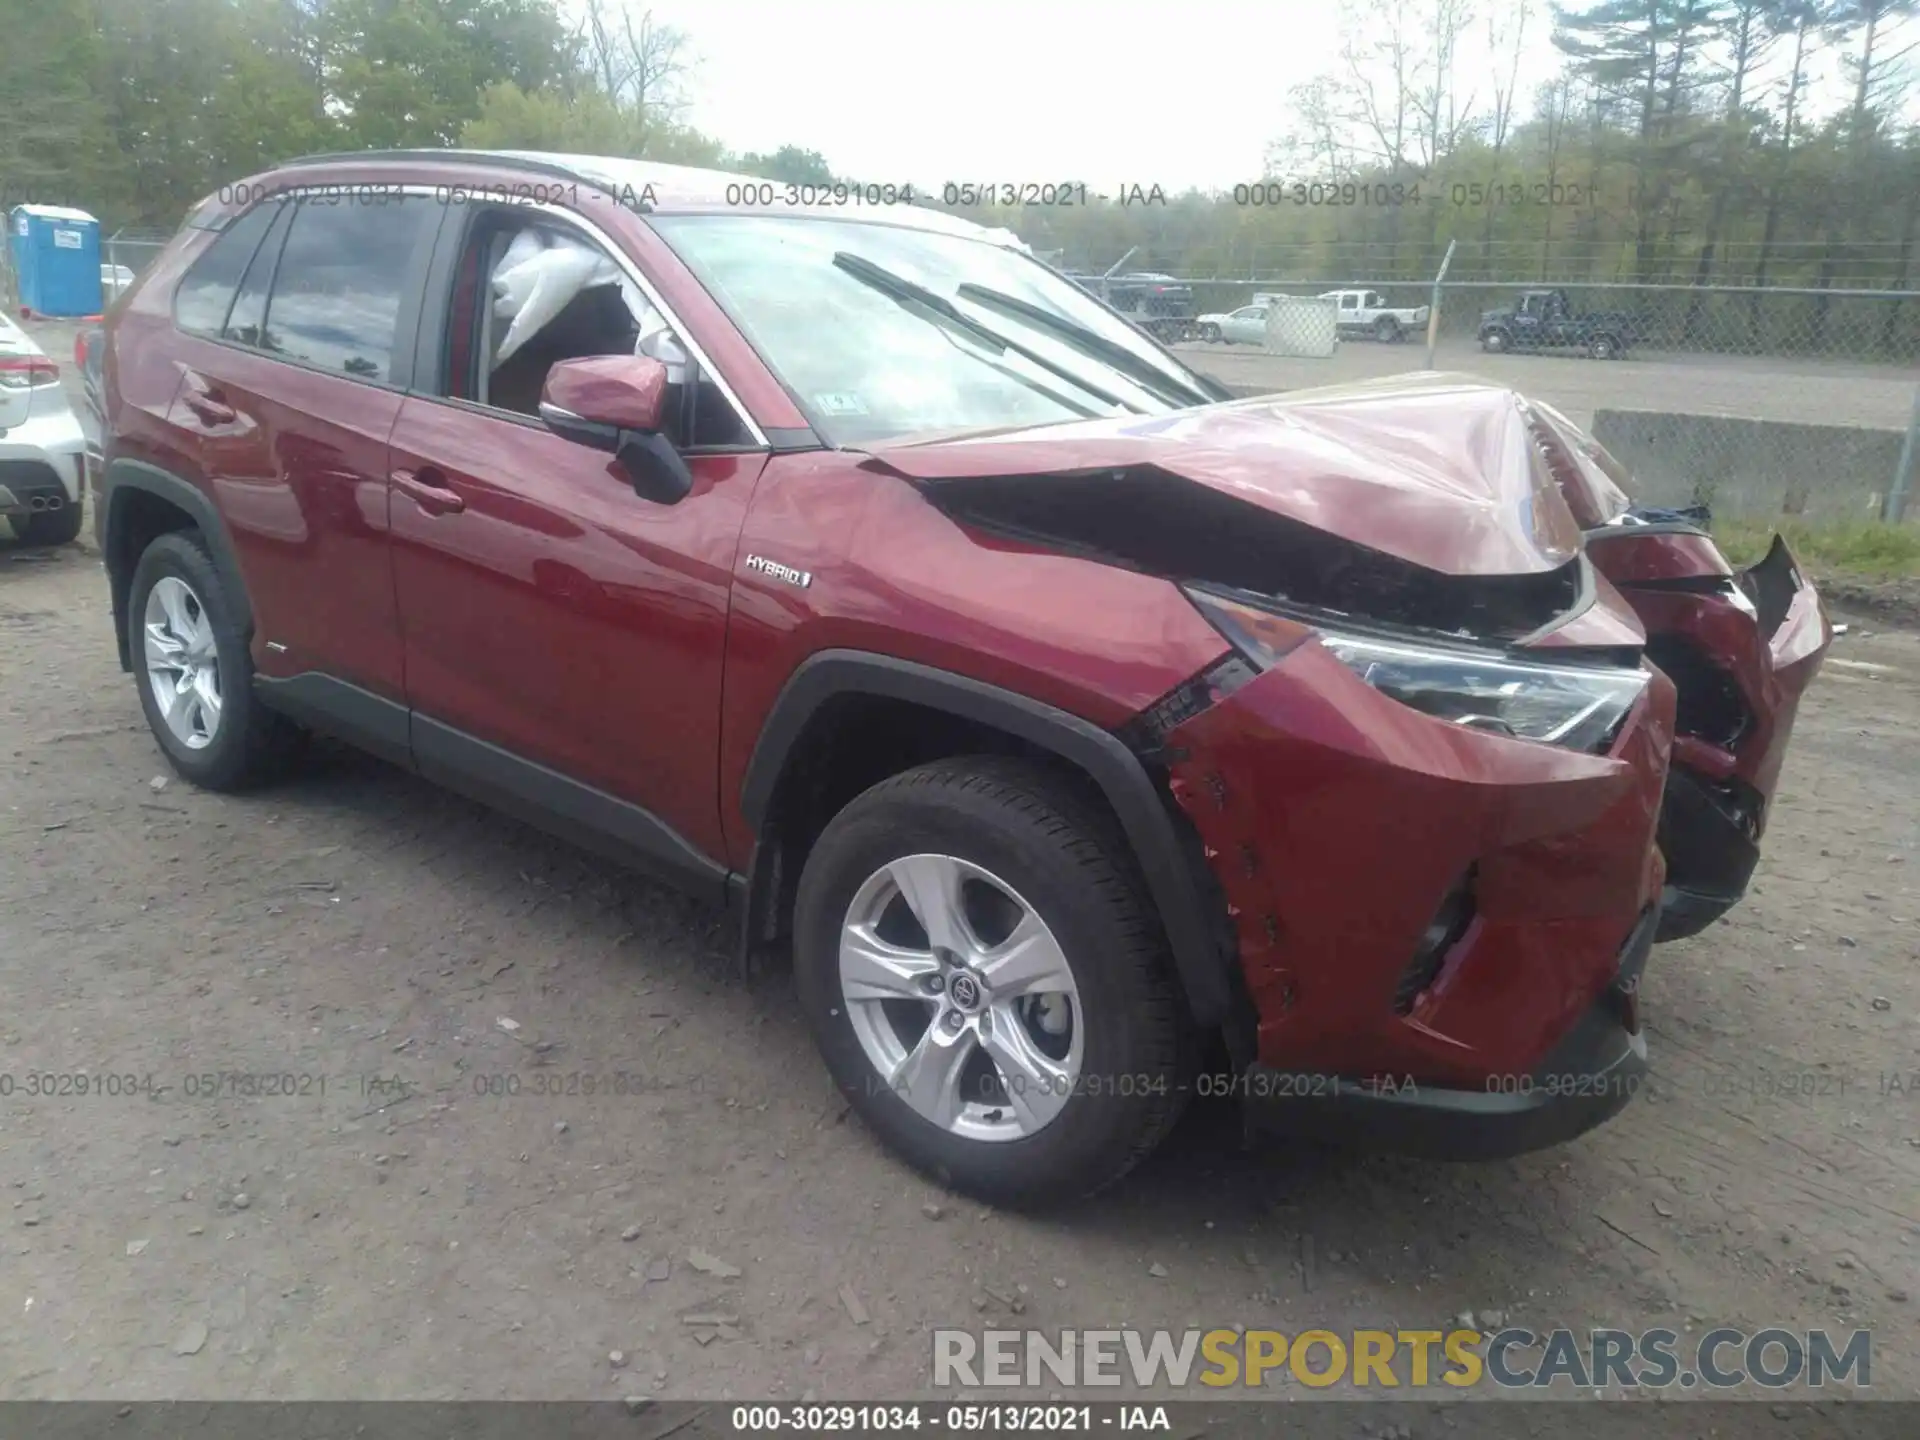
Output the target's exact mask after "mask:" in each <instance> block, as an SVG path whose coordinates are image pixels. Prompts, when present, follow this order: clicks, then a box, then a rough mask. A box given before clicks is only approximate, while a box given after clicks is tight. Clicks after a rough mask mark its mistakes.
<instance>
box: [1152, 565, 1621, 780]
mask: <svg viewBox="0 0 1920 1440" xmlns="http://www.w3.org/2000/svg"><path fill="white" fill-rule="evenodd" d="M1187 594H1188V595H1189V597H1190V598H1191V599H1192V600H1193V602H1194V603H1195V604H1196V605H1198V606H1199V607H1200V611H1201V613H1202V614H1204V615H1205V616H1206V617H1207V618H1208V619H1209V620H1211V621H1212V622H1213V624H1214V626H1215V627H1216V628H1217V629H1219V631H1220V633H1221V634H1222V635H1224V636H1225V637H1226V638H1227V639H1228V640H1229V641H1231V642H1232V643H1233V645H1234V647H1235V648H1236V649H1237V650H1239V651H1240V653H1241V654H1242V655H1244V656H1245V657H1246V658H1247V659H1248V660H1250V661H1252V662H1253V663H1254V664H1256V665H1259V666H1260V667H1261V668H1263V669H1265V668H1268V667H1271V666H1272V665H1274V664H1276V663H1278V661H1279V660H1280V659H1281V657H1282V656H1284V655H1285V654H1286V653H1287V652H1288V651H1289V650H1291V649H1293V648H1294V646H1296V645H1298V644H1299V643H1300V642H1301V641H1302V640H1304V639H1306V638H1307V637H1308V636H1313V637H1314V638H1317V639H1318V640H1319V641H1320V643H1321V644H1322V645H1324V646H1325V647H1326V648H1327V649H1328V650H1329V651H1330V652H1331V653H1332V654H1333V655H1335V656H1337V657H1338V658H1339V659H1340V660H1341V661H1342V662H1343V663H1345V664H1346V665H1347V666H1348V668H1350V669H1351V670H1352V671H1353V673H1354V674H1356V675H1358V676H1359V677H1360V678H1361V679H1362V680H1364V681H1366V682H1367V684H1369V685H1371V686H1373V688H1374V689H1376V690H1378V691H1380V692H1381V693H1382V694H1385V695H1391V696H1392V697H1393V698H1394V699H1396V700H1398V701H1399V702H1400V703H1401V704H1403V705H1408V706H1411V707H1412V708H1413V709H1415V710H1419V711H1421V712H1422V713H1424V714H1427V715H1432V716H1434V717H1435V718H1436V719H1440V720H1448V721H1451V722H1453V723H1454V724H1457V725H1467V726H1470V727H1472V728H1474V729H1479V730H1491V731H1494V732H1495V733H1497V734H1501V735H1510V736H1512V737H1514V738H1516V739H1520V740H1538V741H1542V742H1544V743H1546V744H1549V745H1561V746H1565V747H1566V748H1568V749H1572V750H1586V751H1600V750H1605V749H1606V748H1607V746H1608V745H1610V744H1611V743H1612V742H1613V738H1614V736H1615V735H1616V734H1618V733H1619V730H1620V725H1621V722H1622V721H1624V720H1625V719H1626V718H1627V714H1628V712H1629V711H1630V710H1632V709H1633V704H1634V702H1635V701H1636V700H1638V699H1639V698H1640V694H1641V692H1642V691H1644V690H1645V689H1646V688H1647V681H1648V678H1649V677H1648V674H1647V672H1646V671H1645V670H1643V669H1634V670H1628V669H1622V668H1618V667H1598V666H1593V667H1589V666H1583V665H1551V664H1542V663H1538V662H1535V661H1531V660H1525V659H1519V658H1516V657H1514V656H1512V655H1510V654H1505V653H1498V652H1494V651H1490V650H1475V649H1469V648H1467V647H1464V646H1463V647H1460V648H1453V647H1450V646H1443V645H1426V644H1423V643H1421V642H1418V641H1408V640H1384V639H1380V638H1377V637H1375V636H1371V635H1358V634H1354V633H1352V632H1349V631H1344V630H1336V629H1329V628H1327V627H1325V626H1314V627H1311V628H1310V627H1308V626H1307V625H1304V624H1302V623H1300V622H1298V621H1294V620H1289V619H1287V618H1286V617H1284V616H1280V615H1274V614H1271V613H1270V612H1267V611H1263V610H1260V609H1258V608H1256V607H1254V606H1250V605H1244V604H1240V603H1238V602H1236V601H1231V600H1227V599H1225V598H1224V597H1222V596H1219V595H1214V594H1209V593H1208V592H1206V591H1204V590H1198V589H1192V590H1188V591H1187Z"/></svg>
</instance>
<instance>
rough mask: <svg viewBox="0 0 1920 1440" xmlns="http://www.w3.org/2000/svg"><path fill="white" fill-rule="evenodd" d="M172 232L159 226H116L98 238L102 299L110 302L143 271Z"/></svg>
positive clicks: (170, 236) (164, 247)
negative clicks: (157, 227)
mask: <svg viewBox="0 0 1920 1440" xmlns="http://www.w3.org/2000/svg"><path fill="white" fill-rule="evenodd" d="M172 238H173V237H172V235H170V234H168V233H167V232H165V231H161V230H139V229H123V230H116V231H114V232H113V234H111V235H109V236H107V237H106V238H105V239H104V240H102V241H101V242H100V263H101V275H100V283H101V288H102V289H103V290H104V291H105V292H106V293H105V295H104V296H103V297H102V303H103V304H106V305H111V304H113V302H114V301H115V300H116V299H118V298H119V296H120V295H121V294H122V292H124V291H126V290H127V289H128V288H130V287H131V286H132V284H133V282H134V281H135V280H137V279H139V278H140V276H141V275H142V274H144V273H145V272H146V270H147V268H148V267H149V266H151V265H152V264H153V262H154V261H155V260H157V259H159V258H160V252H161V251H162V250H164V249H166V247H167V242H168V241H169V240H171V239H172Z"/></svg>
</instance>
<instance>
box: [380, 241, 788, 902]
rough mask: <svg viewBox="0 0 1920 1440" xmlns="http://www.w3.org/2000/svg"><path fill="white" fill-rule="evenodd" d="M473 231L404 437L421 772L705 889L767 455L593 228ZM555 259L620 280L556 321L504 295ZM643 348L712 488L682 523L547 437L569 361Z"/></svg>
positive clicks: (402, 422)
mask: <svg viewBox="0 0 1920 1440" xmlns="http://www.w3.org/2000/svg"><path fill="white" fill-rule="evenodd" d="M454 215H455V220H454V222H452V223H449V225H448V227H447V234H446V235H445V237H444V238H443V240H442V244H441V255H440V259H439V260H438V262H437V263H436V266H435V272H434V277H433V280H432V282H431V296H432V298H431V307H432V310H433V312H434V313H437V314H439V315H441V316H443V317H444V318H443V319H442V320H440V321H438V322H435V324H434V332H435V333H434V334H431V335H424V336H423V337H422V338H423V347H422V348H423V352H424V351H425V349H426V346H427V344H429V343H432V344H433V345H434V348H433V351H432V353H433V360H432V362H431V363H430V364H427V363H425V362H423V365H422V369H423V371H427V370H431V371H432V372H433V373H422V374H421V376H420V377H419V380H420V383H419V387H418V391H417V393H416V394H415V395H414V396H412V397H411V398H409V399H408V400H407V401H406V403H405V404H404V406H402V407H401V410H400V417H399V424H398V426H397V427H396V428H395V431H394V434H393V465H394V469H395V477H396V486H397V488H396V493H395V495H394V500H393V536H394V564H395V581H396V586H397V589H398V594H399V603H400V614H401V618H402V621H403V624H404V628H405V632H406V677H407V695H408V699H409V702H410V703H411V705H412V706H413V707H414V712H415V713H414V720H413V749H414V754H415V757H416V759H417V761H418V763H419V765H420V768H421V769H422V770H423V771H424V772H427V773H429V774H433V775H435V776H436V778H439V779H441V780H443V781H446V782H447V783H450V784H454V785H457V786H460V787H462V788H465V789H468V790H471V791H484V792H485V793H486V794H487V795H488V796H489V798H491V799H493V800H495V801H496V802H497V803H500V804H503V805H506V806H507V807H508V808H515V806H516V803H519V804H521V805H524V804H525V803H527V802H533V803H536V804H538V805H539V806H540V807H541V808H542V809H543V810H544V811H545V812H547V813H548V814H549V815H551V814H552V813H556V812H557V813H559V814H560V815H561V816H562V817H563V818H564V817H566V816H568V815H569V814H571V815H572V816H573V817H574V818H577V819H582V820H586V821H588V822H589V826H588V828H591V829H598V830H599V831H601V832H602V833H605V832H607V831H612V832H614V833H615V834H616V835H617V836H619V837H621V838H622V839H624V840H625V841H627V842H629V844H630V848H631V849H632V850H633V851H635V852H638V853H637V854H634V855H632V856H631V857H630V858H636V859H640V860H642V861H643V862H653V863H656V864H658V863H661V862H664V863H665V864H666V865H668V866H673V865H674V864H675V862H680V864H679V868H680V869H681V870H682V871H683V872H684V871H686V870H688V869H689V868H691V869H693V870H694V871H696V872H697V871H698V869H699V864H700V862H699V858H698V856H699V855H705V856H720V855H723V854H724V853H725V850H724V841H723V838H722V835H721V831H720V810H719V798H718V790H717V786H718V765H719V717H720V678H721V665H722V661H723V659H724V651H725V640H726V623H727V608H728V604H729V600H730V597H731V592H732V575H733V567H734V559H735V551H736V548H737V546H738V542H739V536H740V532H741V528H742V525H743V524H744V521H745V517H746V510H747V501H748V499H749V497H750V496H751V494H752V492H753V487H754V482H755V481H756V480H757V478H758V477H759V474H760V470H761V468H762V466H764V464H765V463H766V451H765V447H764V439H763V437H761V436H760V435H759V433H758V432H757V431H756V430H754V429H753V427H752V426H751V425H750V424H749V423H748V422H747V421H746V420H745V419H743V418H742V416H741V413H740V412H739V411H738V410H737V409H736V408H735V407H734V406H733V404H732V402H731V400H730V398H729V397H728V395H727V394H725V393H724V392H723V391H722V390H721V388H720V387H718V386H717V384H715V383H714V382H712V381H711V380H710V379H701V378H699V372H698V367H697V366H696V365H695V363H694V361H695V359H696V358H697V352H693V351H692V350H691V347H687V346H684V345H683V342H682V340H681V338H680V326H679V325H678V323H677V322H676V321H674V320H673V318H672V317H671V316H670V315H669V314H667V312H666V311H665V309H664V307H662V306H661V305H660V303H659V300H658V297H657V296H655V295H653V294H652V292H650V291H649V290H647V289H646V287H645V286H644V285H643V284H642V282H641V277H640V275H639V271H638V270H637V268H636V267H634V266H633V265H632V264H631V262H629V261H628V260H626V259H625V257H624V256H622V255H621V254H620V253H619V252H618V251H617V250H616V249H615V247H613V246H612V244H611V242H609V241H608V240H607V239H606V238H605V237H604V236H602V235H601V234H600V233H599V232H598V231H597V230H590V229H589V228H588V227H586V226H584V225H583V224H582V223H581V222H578V221H577V220H575V219H573V218H571V217H569V216H567V215H565V214H564V213H560V212H553V211H549V210H547V209H545V208H543V207H537V206H536V207H513V208H511V209H508V208H503V207H491V206H472V207H467V208H466V209H465V210H461V211H456V212H454ZM529 234H531V235H532V237H533V238H531V239H529V238H526V237H527V236H528V235H529ZM555 244H559V245H563V246H575V247H584V250H585V251H590V252H592V254H591V255H588V256H585V257H584V258H580V260H579V264H580V267H581V268H579V269H576V270H575V271H574V273H575V274H576V275H578V274H584V273H593V274H597V275H600V276H603V277H604V281H603V282H602V283H593V284H590V285H586V286H584V287H582V288H579V289H578V290H570V291H566V292H563V293H562V292H556V293H553V294H552V296H551V298H552V300H553V301H554V303H552V304H544V305H543V304H541V303H540V302H539V301H538V300H537V298H536V297H537V296H539V295H540V294H542V293H545V292H543V290H542V289H541V286H536V285H532V284H531V282H528V283H527V284H523V283H521V281H519V280H515V281H508V280H502V281H501V282H500V286H499V288H498V289H496V285H495V280H496V277H499V276H503V275H506V274H507V273H508V272H509V271H511V270H512V269H513V264H514V262H513V259H512V254H513V253H519V252H516V251H515V246H516V245H518V246H519V247H520V248H521V250H522V251H525V252H528V253H531V252H532V251H533V250H535V249H539V248H542V247H550V246H553V245H555ZM510 252H511V253H510ZM575 254H576V257H578V256H580V254H581V252H580V251H578V250H576V252H575ZM596 261H597V262H604V263H602V264H600V267H599V268H598V269H592V268H591V267H593V266H594V265H595V263H596ZM562 268H565V267H562ZM544 284H545V282H544V281H542V282H541V285H544ZM523 294H524V295H526V296H527V298H526V299H525V301H524V308H525V310H526V311H527V312H528V320H529V321H532V320H534V319H535V318H536V317H535V315H534V314H533V312H535V311H544V313H545V318H544V319H543V320H539V321H538V323H522V322H520V321H519V320H518V318H517V313H518V312H512V307H513V306H514V305H515V304H516V303H517V302H516V299H515V297H516V296H519V295H523ZM636 306H638V307H639V308H641V309H642V310H644V311H645V312H646V314H645V315H644V316H636V315H635V313H634V307H636ZM510 312H512V313H510ZM509 336H516V337H517V339H516V340H515V341H512V342H510V341H509V339H508V337H509ZM510 344H513V345H515V346H516V347H517V348H512V349H509V345H510ZM636 347H638V349H639V350H640V352H641V353H647V354H653V355H656V357H657V358H664V359H668V360H669V370H670V373H674V372H676V371H677V373H678V375H679V377H680V381H681V383H680V384H679V385H678V386H676V387H675V388H673V389H671V390H670V391H669V394H670V397H671V398H670V401H669V404H670V407H675V408H676V409H677V410H678V418H677V419H676V422H675V424H674V425H673V427H672V428H671V430H670V433H669V438H671V439H673V440H674V441H675V443H676V445H677V446H678V447H679V449H680V450H681V453H682V454H683V455H684V456H685V457H686V459H687V463H688V467H689V468H690V469H691V470H692V472H693V477H694V485H693V491H692V493H691V494H689V495H688V496H687V497H686V498H685V499H684V500H682V501H681V502H680V503H679V504H677V505H659V504H654V503H651V502H649V501H646V500H642V499H640V498H639V497H638V496H637V495H636V494H635V493H634V490H633V486H632V484H631V482H630V481H629V480H628V478H627V476H626V474H625V472H624V471H623V470H622V469H621V468H620V466H619V464H618V463H617V462H616V461H615V459H614V457H613V456H611V455H609V454H607V453H605V452H604V451H600V450H595V449H592V448H589V447H587V446H585V445H580V444H576V443H574V442H573V441H569V440H563V439H561V438H560V437H559V436H557V435H555V434H554V433H553V432H552V431H550V430H548V429H547V428H546V426H545V425H543V424H542V423H541V422H540V420H539V418H538V414H537V408H538V404H539V399H540V390H541V386H542V383H543V382H544V379H545V375H546V371H547V368H548V367H549V366H550V365H552V364H553V363H554V362H555V361H556V360H560V359H567V358H577V357H579V356H584V355H606V354H633V353H635V352H636ZM675 356H677V357H679V358H678V359H677V360H675V359H674V358H673V357H675ZM690 381H691V387H692V388H691V390H689V389H688V384H689V382H690ZM689 847H690V848H689ZM696 852H697V854H696ZM679 878H681V879H683V880H684V879H686V878H688V877H687V875H686V874H685V873H683V874H682V875H681V876H680V877H679Z"/></svg>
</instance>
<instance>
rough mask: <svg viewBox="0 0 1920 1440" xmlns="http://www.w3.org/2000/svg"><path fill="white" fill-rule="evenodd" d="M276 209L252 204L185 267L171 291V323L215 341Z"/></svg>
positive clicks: (277, 207)
mask: <svg viewBox="0 0 1920 1440" xmlns="http://www.w3.org/2000/svg"><path fill="white" fill-rule="evenodd" d="M279 210H280V207H279V206H278V205H276V204H273V203H270V202H269V203H266V204H261V205H256V206H254V207H253V209H251V210H249V211H247V212H246V214H244V215H242V216H241V217H240V218H239V219H237V220H235V221H234V222H233V224H231V225H229V226H228V227H227V228H226V230H225V231H224V232H222V233H221V234H220V235H219V236H218V237H217V238H216V239H215V240H214V242H213V244H211V245H210V246H208V247H207V250H206V253H205V254H203V255H202V256H201V257H200V258H199V259H198V260H196V261H194V262H193V264H192V265H191V266H189V267H188V268H187V273H186V274H185V275H183V276H181V277H180V284H179V285H178V286H177V287H176V288H175V290H174V292H173V323H174V324H175V325H177V326H179V327H180V328H181V329H182V330H184V331H186V332H187V333H188V334H189V335H205V336H207V337H208V338H209V339H212V338H217V337H218V336H219V334H220V332H221V330H222V329H223V328H224V327H225V325H226V323H227V311H228V310H230V309H231V308H232V307H233V297H234V292H235V291H236V290H238V289H239V288H240V277H241V276H243V275H245V274H246V273H247V264H248V262H249V261H251V260H252V259H253V252H254V251H255V250H256V249H258V248H259V245H260V241H261V239H262V237H264V236H265V235H266V233H267V227H268V226H269V225H271V224H272V223H273V219H274V216H275V215H277V214H278V213H279Z"/></svg>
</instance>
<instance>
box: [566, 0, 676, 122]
mask: <svg viewBox="0 0 1920 1440" xmlns="http://www.w3.org/2000/svg"><path fill="white" fill-rule="evenodd" d="M585 10H586V13H585V18H584V19H583V20H582V22H581V27H580V41H581V46H582V49H583V51H584V53H585V56H586V63H587V66H588V68H589V69H590V70H591V71H592V72H593V78H594V81H595V83H596V84H597V85H599V87H600V88H601V89H602V90H603V91H605V92H606V94H607V97H608V98H609V99H610V100H612V101H613V102H614V103H615V104H616V105H618V106H620V107H621V108H622V109H623V110H626V111H628V112H629V113H631V114H634V115H637V116H639V117H641V118H642V119H643V120H646V121H656V120H657V121H664V122H667V123H672V122H675V121H677V120H678V119H679V118H680V116H681V115H682V114H683V113H684V111H685V108H686V81H687V77H688V75H689V74H690V73H691V71H692V69H693V64H694V57H693V53H692V47H691V44H690V42H689V40H688V38H687V34H686V32H685V31H684V30H682V29H680V28H679V27H678V26H676V25H663V24H661V23H660V22H659V21H657V20H655V19H654V18H653V11H651V10H641V11H639V12H638V13H637V14H636V13H635V10H634V7H633V6H632V5H631V4H629V3H627V0H586V5H585Z"/></svg>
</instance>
